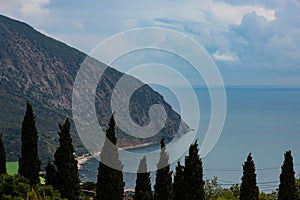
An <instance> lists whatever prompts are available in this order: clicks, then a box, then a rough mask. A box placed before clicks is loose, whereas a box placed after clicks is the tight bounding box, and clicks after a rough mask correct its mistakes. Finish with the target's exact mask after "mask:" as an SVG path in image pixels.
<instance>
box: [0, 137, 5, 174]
mask: <svg viewBox="0 0 300 200" xmlns="http://www.w3.org/2000/svg"><path fill="white" fill-rule="evenodd" d="M1 174H6V152H5V147H4V144H3V140H2V133H0V175H1Z"/></svg>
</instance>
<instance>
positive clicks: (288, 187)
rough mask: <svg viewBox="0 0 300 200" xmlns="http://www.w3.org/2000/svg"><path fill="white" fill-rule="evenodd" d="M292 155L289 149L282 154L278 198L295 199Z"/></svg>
mask: <svg viewBox="0 0 300 200" xmlns="http://www.w3.org/2000/svg"><path fill="white" fill-rule="evenodd" d="M295 183H296V182H295V171H294V164H293V157H292V153H291V151H287V152H285V154H284V162H283V165H282V167H281V174H280V184H279V191H278V200H287V199H288V200H296V199H297V195H296V184H295Z"/></svg>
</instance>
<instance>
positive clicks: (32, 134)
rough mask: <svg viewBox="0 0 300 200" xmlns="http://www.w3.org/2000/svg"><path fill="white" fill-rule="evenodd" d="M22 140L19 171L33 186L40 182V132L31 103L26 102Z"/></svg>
mask: <svg viewBox="0 0 300 200" xmlns="http://www.w3.org/2000/svg"><path fill="white" fill-rule="evenodd" d="M21 142H22V147H21V157H20V159H19V173H20V175H22V176H24V177H25V178H28V179H29V180H30V185H31V186H33V185H36V184H38V183H39V182H40V178H39V172H40V166H41V162H40V160H39V158H38V145H37V142H38V132H37V129H36V127H35V119H34V115H33V110H32V106H31V104H30V103H27V104H26V112H25V116H24V120H23V123H22V133H21Z"/></svg>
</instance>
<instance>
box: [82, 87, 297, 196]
mask: <svg viewBox="0 0 300 200" xmlns="http://www.w3.org/2000/svg"><path fill="white" fill-rule="evenodd" d="M156 89H157V90H159V92H160V93H162V94H163V95H164V98H165V100H166V101H167V102H169V103H170V104H171V105H172V107H173V108H174V109H175V110H176V111H178V112H179V113H180V106H179V105H180V103H182V102H179V101H178V100H177V99H176V96H175V95H174V93H172V91H170V90H169V89H167V88H163V87H161V88H156ZM177 89H179V91H181V92H182V94H183V95H184V93H185V91H186V90H185V88H180V87H178V88H177ZM193 89H194V91H195V93H196V95H197V97H198V99H199V102H198V104H199V107H200V112H199V115H200V116H201V117H200V122H199V123H198V125H199V128H198V129H195V130H196V131H197V133H196V137H195V140H196V139H197V140H198V143H199V145H200V146H201V142H202V141H203V138H204V135H205V133H206V131H207V128H208V124H209V122H210V119H211V103H210V96H209V92H208V89H207V88H204V87H194V88H193ZM186 98H187V99H188V96H187V97H186ZM226 100H227V102H226V105H227V112H226V120H225V124H224V128H223V130H222V133H221V135H220V137H219V139H218V141H217V143H216V145H215V146H214V148H213V149H212V151H211V152H210V153H209V154H208V155H206V156H205V157H202V162H203V169H204V179H207V180H210V179H212V178H214V177H215V176H216V177H217V179H218V182H219V183H220V184H221V186H223V187H230V186H231V185H232V184H240V183H241V177H242V173H243V171H242V165H243V163H244V162H245V160H246V157H247V155H248V154H249V153H251V155H252V157H253V160H254V162H255V166H256V174H257V184H258V186H259V189H260V191H264V192H271V191H272V190H275V189H276V188H277V187H278V185H279V176H280V172H281V166H282V163H283V158H284V153H285V151H287V150H291V151H292V155H293V158H294V170H295V172H296V176H298V175H299V174H300V88H296V87H293V88H287V87H228V88H226ZM183 103H185V102H183ZM194 111H195V108H193V107H190V108H188V110H187V112H188V113H189V112H190V113H191V114H190V115H189V114H187V118H186V119H183V120H184V121H186V122H187V123H188V122H192V123H193V118H192V116H194V115H192V112H194ZM193 114H195V113H193ZM189 116H190V117H189ZM194 124H195V123H194ZM191 128H194V127H191ZM187 135H188V134H187ZM182 137H185V136H182ZM187 137H188V136H187ZM185 141H189V140H184V139H183V140H182V141H181V142H182V144H180V145H183V146H184V145H189V144H185V143H184V142H185ZM158 148H159V145H158V144H156V145H150V146H147V147H141V148H135V149H131V150H130V151H132V152H145V153H147V152H151V151H154V150H157V149H158ZM167 150H169V151H170V152H172V149H167ZM186 155H187V153H186V152H184V153H183V154H182V155H181V157H180V159H179V160H180V161H181V163H183V164H184V157H185V156H186ZM200 156H201V155H200ZM98 162H99V161H98V160H96V159H95V158H92V159H90V160H88V161H86V162H85V164H84V167H83V168H82V169H80V170H79V173H80V177H81V180H82V181H83V182H87V181H92V182H96V181H97V173H98V171H97V168H98ZM126 164H128V163H123V165H126ZM176 164H177V161H175V162H173V163H171V169H172V170H173V171H174V169H175V166H176ZM123 176H124V181H125V188H126V189H131V188H134V187H135V179H136V174H135V173H128V172H124V173H123ZM151 180H152V185H154V183H155V171H154V172H151Z"/></svg>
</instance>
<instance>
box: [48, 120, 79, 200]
mask: <svg viewBox="0 0 300 200" xmlns="http://www.w3.org/2000/svg"><path fill="white" fill-rule="evenodd" d="M59 129H60V131H59V132H58V135H59V147H58V148H57V150H56V152H55V154H54V159H55V160H54V163H55V165H56V168H57V171H56V175H55V176H54V177H52V178H50V177H47V179H48V182H49V180H50V179H55V183H54V184H53V187H54V189H57V190H58V191H59V192H60V194H61V196H62V197H63V198H67V199H73V200H76V199H79V196H80V179H79V174H78V167H77V161H76V160H75V157H74V152H75V151H74V147H73V144H72V139H71V135H70V122H69V119H66V121H65V123H64V124H63V125H61V124H59ZM49 167H50V166H49ZM50 169H51V167H50ZM48 170H49V169H48ZM51 170H53V169H51ZM48 173H49V171H48ZM52 174H55V173H52ZM48 175H49V174H48ZM50 182H51V181H50Z"/></svg>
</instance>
